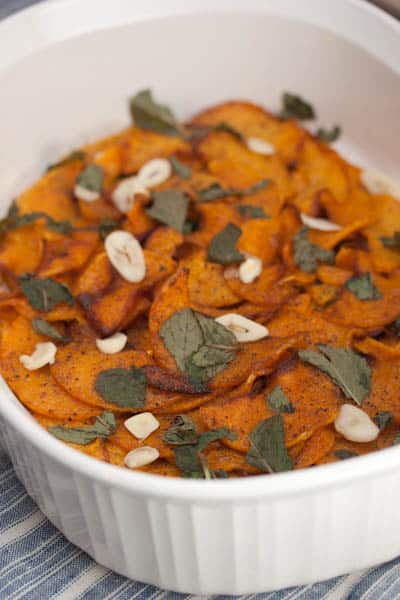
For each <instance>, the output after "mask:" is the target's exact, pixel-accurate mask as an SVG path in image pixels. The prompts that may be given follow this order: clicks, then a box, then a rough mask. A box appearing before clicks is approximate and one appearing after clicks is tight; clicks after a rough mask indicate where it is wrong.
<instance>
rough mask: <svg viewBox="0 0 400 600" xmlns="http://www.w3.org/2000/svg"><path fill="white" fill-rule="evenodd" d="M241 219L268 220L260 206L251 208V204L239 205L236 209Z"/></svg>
mask: <svg viewBox="0 0 400 600" xmlns="http://www.w3.org/2000/svg"><path fill="white" fill-rule="evenodd" d="M236 208H237V209H238V211H239V213H240V214H241V215H242V217H248V218H249V219H270V216H269V215H267V214H266V213H265V212H264V209H263V208H262V206H252V205H251V204H240V205H239V206H237V207H236Z"/></svg>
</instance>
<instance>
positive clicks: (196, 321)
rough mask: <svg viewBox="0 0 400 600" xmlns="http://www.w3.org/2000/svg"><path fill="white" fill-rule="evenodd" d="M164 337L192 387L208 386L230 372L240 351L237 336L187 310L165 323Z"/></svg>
mask: <svg viewBox="0 0 400 600" xmlns="http://www.w3.org/2000/svg"><path fill="white" fill-rule="evenodd" d="M160 336H161V338H162V339H163V341H164V344H165V347H166V348H167V350H168V351H169V352H170V353H171V354H172V356H173V357H174V358H175V361H176V364H177V365H178V367H179V369H180V370H181V371H182V372H183V373H185V374H186V375H187V377H188V378H189V380H190V381H191V382H192V383H196V384H197V383H205V382H206V381H208V380H209V379H211V378H212V377H214V375H216V374H217V373H219V371H222V370H223V369H225V368H226V366H227V365H228V363H229V362H231V360H233V358H234V357H235V352H236V350H237V348H238V345H237V341H236V338H235V336H234V334H233V333H232V332H231V331H229V330H228V329H227V328H226V327H224V326H223V325H221V324H220V323H217V322H216V321H215V320H214V319H212V318H210V317H206V316H204V315H201V314H200V313H196V312H194V311H192V310H191V309H190V308H183V309H182V310H179V311H177V312H176V313H174V314H173V315H172V316H171V317H170V318H169V319H167V320H166V321H165V323H163V325H162V326H161V328H160Z"/></svg>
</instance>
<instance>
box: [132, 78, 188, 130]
mask: <svg viewBox="0 0 400 600" xmlns="http://www.w3.org/2000/svg"><path fill="white" fill-rule="evenodd" d="M130 111H131V115H132V118H133V121H134V123H135V125H136V126H137V127H141V128H142V129H150V130H151V131H156V132H157V133H162V134H164V135H172V136H174V135H181V131H180V128H179V124H178V122H177V120H176V119H175V117H174V115H173V113H172V111H171V109H170V108H168V106H165V105H164V104H158V103H157V102H156V101H155V100H154V99H153V96H152V93H151V90H149V89H147V90H142V91H141V92H139V93H138V94H136V96H134V97H133V98H132V99H131V100H130Z"/></svg>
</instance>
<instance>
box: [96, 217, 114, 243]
mask: <svg viewBox="0 0 400 600" xmlns="http://www.w3.org/2000/svg"><path fill="white" fill-rule="evenodd" d="M97 227H98V232H99V236H100V239H102V240H105V239H106V237H107V236H108V234H109V233H111V232H112V231H114V229H117V228H118V227H119V223H118V221H115V220H114V219H108V218H105V219H102V220H101V221H100V223H99V224H98V226H97Z"/></svg>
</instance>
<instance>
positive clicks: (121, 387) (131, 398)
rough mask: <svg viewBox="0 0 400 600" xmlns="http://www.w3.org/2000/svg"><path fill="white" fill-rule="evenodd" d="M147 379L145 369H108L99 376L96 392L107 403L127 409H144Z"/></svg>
mask: <svg viewBox="0 0 400 600" xmlns="http://www.w3.org/2000/svg"><path fill="white" fill-rule="evenodd" d="M146 385H147V379H146V375H145V373H144V371H143V369H137V368H136V367H131V368H130V369H106V370H105V371H101V373H99V375H98V376H97V379H96V383H95V390H96V392H97V393H98V394H99V395H100V396H101V397H102V398H103V399H104V400H106V401H107V402H111V403H112V404H116V405H117V406H122V407H124V408H125V407H126V408H142V407H143V406H144V402H145V397H146Z"/></svg>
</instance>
